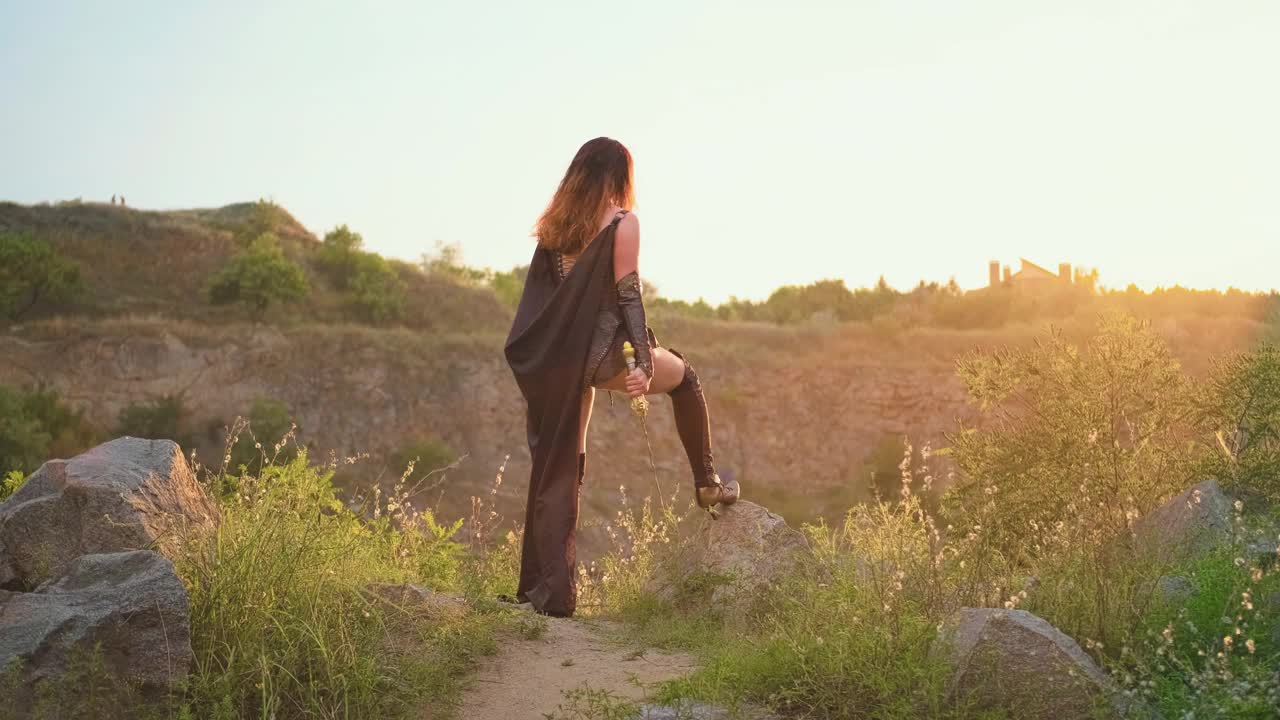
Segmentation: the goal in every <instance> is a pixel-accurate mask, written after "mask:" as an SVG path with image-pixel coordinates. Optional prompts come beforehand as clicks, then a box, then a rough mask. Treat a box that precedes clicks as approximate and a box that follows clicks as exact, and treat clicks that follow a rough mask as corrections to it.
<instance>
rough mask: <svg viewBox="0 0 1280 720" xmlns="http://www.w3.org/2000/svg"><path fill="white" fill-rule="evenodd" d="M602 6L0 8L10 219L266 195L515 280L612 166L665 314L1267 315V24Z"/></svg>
mask: <svg viewBox="0 0 1280 720" xmlns="http://www.w3.org/2000/svg"><path fill="white" fill-rule="evenodd" d="M591 8H592V6H590V5H586V4H582V5H577V4H575V5H574V6H573V8H572V9H570V10H566V8H565V7H564V6H557V7H554V8H537V9H532V8H527V7H522V6H519V5H515V4H512V5H510V6H508V9H507V10H506V11H504V12H498V13H493V12H491V10H490V9H488V8H485V9H481V8H472V7H468V8H449V9H438V8H421V7H411V6H405V7H396V8H395V9H394V10H391V11H387V10H386V9H385V8H380V9H379V11H377V12H366V11H360V10H355V9H349V8H343V9H337V10H333V9H324V10H317V9H315V8H313V7H311V6H309V5H307V4H305V3H299V2H290V3H282V4H277V5H274V6H273V7H270V8H259V7H254V6H253V5H251V4H249V3H229V4H224V5H219V6H216V7H170V6H168V5H165V4H163V3H155V2H153V3H140V4H137V5H133V6H129V7H102V6H93V5H91V4H88V3H72V4H69V5H62V6H58V7H38V8H25V7H21V8H20V7H11V8H5V9H3V10H0V68H3V69H4V70H5V74H6V76H8V77H12V78H15V82H14V83H13V87H12V88H11V89H10V92H9V93H7V95H8V99H9V100H10V106H11V107H12V108H16V109H17V110H16V111H12V112H10V113H7V114H6V115H5V116H4V117H3V118H0V132H3V133H4V137H6V138H10V139H11V142H10V143H7V144H6V147H5V149H4V151H3V156H2V157H3V159H4V161H5V164H6V166H8V167H11V168H22V169H23V170H22V171H20V172H11V173H6V174H5V175H4V176H3V177H0V198H4V199H10V200H13V201H14V202H19V203H27V204H30V203H39V202H57V201H60V200H67V199H71V198H76V197H81V198H85V199H86V200H92V201H101V202H106V201H108V199H109V198H110V196H111V195H112V194H113V193H114V194H123V195H124V196H126V197H127V198H128V200H129V203H130V205H131V206H132V207H135V208H155V209H159V210H165V209H182V208H189V207H213V206H221V205H225V204H229V203H232V202H242V201H245V199H246V198H258V197H262V198H269V199H271V200H273V201H275V202H277V203H279V204H280V205H281V206H282V207H284V208H285V209H287V210H288V211H289V212H290V213H292V214H294V216H295V217H297V219H298V220H299V222H301V223H302V224H303V225H304V226H305V227H307V229H308V230H310V231H311V232H313V233H315V234H316V235H317V236H323V234H324V233H325V232H327V231H328V230H330V229H332V228H333V227H334V226H337V225H340V224H346V225H348V226H350V227H351V228H352V229H353V230H355V231H356V232H359V233H361V234H362V235H363V236H364V238H365V240H366V245H367V247H368V248H369V249H371V250H374V251H377V252H379V253H382V254H384V255H386V256H389V257H396V258H401V259H405V260H409V261H416V260H418V258H419V257H420V256H421V254H422V253H427V252H430V251H432V249H433V247H434V245H435V243H436V242H437V241H439V242H443V243H456V244H458V246H459V247H460V248H461V249H462V252H463V262H465V263H466V264H468V265H472V266H476V267H489V268H493V269H496V270H507V269H510V268H511V267H514V266H519V265H523V264H526V263H527V262H528V258H529V254H530V252H531V251H532V239H531V238H530V237H529V236H528V233H529V230H530V228H531V227H532V224H533V221H534V220H535V219H536V217H537V214H538V213H539V212H540V211H541V209H542V206H543V205H544V204H545V202H546V201H547V200H548V199H549V198H550V196H551V193H552V192H553V191H554V189H555V186H556V184H557V183H558V181H559V179H560V176H561V174H562V173H563V171H564V168H565V167H566V166H567V164H568V161H569V159H570V158H571V157H572V154H573V152H574V151H575V150H576V149H577V147H578V145H580V144H581V143H582V142H584V141H585V140H587V139H589V138H591V137H594V136H597V135H609V136H611V137H616V138H618V139H620V140H621V141H622V142H623V143H625V144H626V145H627V146H628V147H629V148H630V149H631V151H632V153H633V155H634V156H635V158H636V182H637V195H638V199H639V202H638V204H637V207H636V210H637V213H638V214H639V216H640V218H641V228H642V231H641V235H642V251H641V272H642V274H644V275H645V277H646V278H649V279H650V280H651V281H652V282H653V284H654V285H655V286H656V287H657V288H658V290H659V292H660V293H661V294H662V295H664V296H666V297H670V298H676V299H682V300H688V301H691V302H692V301H696V300H697V299H699V297H702V298H705V299H706V300H707V302H709V303H711V304H719V303H722V302H724V301H725V300H727V299H728V298H729V297H730V296H737V297H739V298H742V299H751V300H762V299H764V298H765V297H767V296H768V294H769V293H771V292H772V291H773V290H774V289H776V288H778V287H781V286H784V285H804V284H808V283H811V282H815V281H817V280H822V279H828V278H830V279H840V280H843V281H844V282H845V283H846V285H848V286H849V287H851V288H856V287H869V286H872V285H874V284H875V282H876V281H877V278H878V277H880V276H884V277H885V278H886V281H887V282H888V283H889V284H890V285H891V286H893V287H895V288H900V289H907V290H909V289H910V288H912V287H914V286H915V285H916V284H917V282H918V281H920V280H922V279H923V280H924V281H926V282H938V283H940V284H941V283H946V282H947V281H948V280H949V279H950V278H952V277H954V278H955V279H956V281H957V282H958V283H959V284H960V286H961V287H963V288H965V289H973V288H977V287H982V286H985V284H986V272H987V262H988V261H990V260H998V261H1000V262H1001V263H1002V264H1007V265H1010V266H1011V267H1012V268H1013V269H1014V270H1015V271H1016V270H1017V267H1018V263H1019V258H1022V257H1025V258H1027V259H1029V260H1031V261H1032V262H1035V263H1036V264H1039V265H1042V266H1045V267H1048V268H1054V267H1056V266H1057V264H1058V263H1060V262H1066V263H1070V264H1072V265H1073V266H1079V267H1083V268H1097V269H1098V270H1099V273H1100V284H1101V285H1102V286H1104V287H1107V288H1110V289H1117V290H1119V289H1124V288H1126V287H1128V286H1129V285H1135V286H1137V287H1139V288H1141V289H1143V290H1146V291H1151V290H1154V289H1156V288H1159V287H1164V288H1172V287H1185V288H1190V289H1218V290H1227V289H1228V288H1236V289H1239V290H1242V291H1246V292H1268V291H1274V290H1275V289H1276V288H1277V284H1276V280H1275V279H1274V274H1273V273H1271V272H1270V271H1269V268H1273V267H1276V266H1278V265H1280V206H1278V204H1277V203H1275V201H1274V198H1276V197H1280V136H1277V134H1276V133H1274V132H1273V128H1274V127H1278V126H1280V99H1278V98H1276V97H1275V95H1274V93H1263V92H1258V90H1257V89H1258V88H1263V87H1267V86H1268V84H1269V81H1270V77H1269V73H1268V72H1267V71H1268V69H1269V68H1274V67H1277V66H1280V48H1278V47H1276V46H1275V44H1274V43H1272V42H1270V40H1269V38H1271V37H1274V35H1275V31H1276V30H1280V7H1277V6H1275V5H1274V4H1267V3H1253V4H1249V3H1245V4H1241V5H1236V6H1233V7H1231V8H1223V7H1219V6H1215V5H1213V4H1210V3H1207V2H1180V3H1135V4H1127V5H1125V6H1124V7H1120V8H1117V7H1114V6H1113V4H1107V3H1084V4H1080V5H1076V6H1072V7H1071V8H1068V9H1061V8H1054V9H1052V10H1038V9H1034V8H1027V7H1023V6H1021V5H1019V4H1013V3H1003V2H985V3H981V4H978V5H972V6H966V7H965V8H963V9H958V8H951V7H946V6H942V5H938V4H934V3H924V2H921V3H893V4H884V5H874V4H872V5H862V6H859V7H847V6H835V5H827V4H819V5H815V6H812V7H809V8H806V9H804V10H799V9H795V8H792V9H781V8H761V7H747V6H732V10H728V9H726V8H727V6H721V5H717V4H708V3H699V4H696V5H694V6H689V7H686V6H680V5H676V4H662V5H661V6H646V7H645V8H638V7H626V8H619V9H618V10H617V14H616V17H614V18H611V19H606V20H605V21H603V22H602V21H601V19H600V18H599V17H597V16H596V15H595V14H593V13H592V12H590V10H591ZM673 18H678V19H679V20H680V22H678V23H677V22H671V20H672V19H673ZM605 59H607V61H606V60H605ZM611 100H612V101H611ZM12 139H21V142H12ZM250 201H251V200H250ZM707 268H714V270H713V271H708V270H707Z"/></svg>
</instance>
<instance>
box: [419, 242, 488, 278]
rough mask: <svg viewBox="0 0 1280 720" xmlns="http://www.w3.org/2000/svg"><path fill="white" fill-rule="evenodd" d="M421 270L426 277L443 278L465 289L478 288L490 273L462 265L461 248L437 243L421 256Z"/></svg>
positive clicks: (455, 245)
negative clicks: (432, 248)
mask: <svg viewBox="0 0 1280 720" xmlns="http://www.w3.org/2000/svg"><path fill="white" fill-rule="evenodd" d="M422 270H423V272H425V273H427V274H428V275H435V276H437V277H441V278H445V279H446V280H449V281H451V282H455V283H457V284H459V285H464V286H466V287H480V286H483V285H485V284H487V283H488V282H489V278H490V276H491V274H492V273H491V271H489V270H480V269H477V268H473V267H469V266H467V265H464V264H463V263H462V246H461V245H459V244H457V243H451V244H445V243H443V242H440V241H437V242H436V246H435V249H434V251H432V252H430V253H424V254H423V255H422Z"/></svg>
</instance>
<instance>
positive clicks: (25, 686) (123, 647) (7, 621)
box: [0, 550, 192, 717]
mask: <svg viewBox="0 0 1280 720" xmlns="http://www.w3.org/2000/svg"><path fill="white" fill-rule="evenodd" d="M95 648H97V652H99V653H100V657H101V662H102V668H103V670H104V671H106V672H107V673H109V674H110V675H111V677H112V678H114V679H118V680H120V681H122V682H124V683H127V684H128V685H129V686H132V687H135V688H137V689H138V690H139V691H140V692H141V694H142V696H143V699H148V698H150V699H154V698H156V697H161V696H165V695H167V694H168V693H169V692H170V691H173V690H176V689H177V688H178V687H179V685H180V684H181V683H182V682H183V681H184V680H185V679H186V677H187V673H188V672H189V670H190V668H191V663H192V652H191V629H190V622H189V617H188V609H187V592H186V589H185V588H184V587H183V585H182V581H181V580H179V579H178V576H177V574H175V573H174V570H173V564H172V563H171V562H170V561H169V560H168V559H166V558H164V557H163V556H161V555H158V554H156V553H154V552H150V551H146V550H136V551H132V552H123V553H111V554H106V555H86V556H84V557H81V558H79V559H78V560H75V561H74V562H72V563H71V564H70V565H69V566H68V568H67V571H66V573H65V574H63V575H61V576H60V577H58V578H55V579H53V580H51V581H50V582H48V583H46V584H44V585H42V586H41V587H39V588H37V589H36V591H35V592H30V593H15V592H7V591H3V590H0V668H8V667H10V664H11V663H12V662H14V661H15V660H16V661H19V662H20V663H21V666H22V669H21V673H22V681H23V682H22V683H21V684H20V685H21V687H20V696H19V697H16V698H5V702H6V703H9V704H10V706H9V708H8V709H9V710H11V711H13V712H15V713H16V714H17V715H18V716H19V717H22V716H23V715H24V714H26V713H29V712H30V710H31V708H30V703H31V702H32V700H33V697H32V695H33V693H34V691H35V690H36V685H37V684H38V683H39V682H41V681H44V680H55V679H57V678H60V677H62V676H63V674H64V673H65V671H66V670H67V667H68V664H69V663H71V662H75V661H76V658H77V656H78V657H79V659H80V661H81V662H83V661H85V660H88V659H90V658H91V657H92V655H93V653H94V652H95Z"/></svg>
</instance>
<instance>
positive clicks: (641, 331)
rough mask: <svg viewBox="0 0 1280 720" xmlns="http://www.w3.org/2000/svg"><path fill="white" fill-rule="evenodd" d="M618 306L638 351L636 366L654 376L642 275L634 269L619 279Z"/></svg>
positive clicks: (632, 343)
mask: <svg viewBox="0 0 1280 720" xmlns="http://www.w3.org/2000/svg"><path fill="white" fill-rule="evenodd" d="M617 289H618V308H619V309H620V310H621V311H622V322H623V323H624V324H625V325H626V326H627V334H628V335H630V336H631V347H633V348H635V351H636V367H638V368H641V369H642V370H644V372H645V374H646V375H648V376H649V377H650V378H652V377H653V353H652V352H651V350H650V348H649V330H648V326H647V325H646V324H645V317H644V302H643V300H641V289H640V275H639V274H638V273H636V272H635V271H634V270H633V271H631V272H629V273H627V274H626V275H623V276H622V279H620V280H618V288H617Z"/></svg>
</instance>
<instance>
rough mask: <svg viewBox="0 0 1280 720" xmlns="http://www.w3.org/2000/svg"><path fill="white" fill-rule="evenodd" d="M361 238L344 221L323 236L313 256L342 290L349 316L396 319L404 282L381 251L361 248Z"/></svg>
mask: <svg viewBox="0 0 1280 720" xmlns="http://www.w3.org/2000/svg"><path fill="white" fill-rule="evenodd" d="M363 246H364V238H363V237H361V236H360V233H357V232H352V231H351V229H350V228H348V227H347V226H346V225H340V226H338V227H336V228H334V229H333V230H330V231H329V232H328V233H326V234H325V236H324V241H323V242H322V243H321V245H320V252H319V255H318V258H317V262H318V263H319V265H320V267H321V269H322V270H323V271H324V273H325V275H326V276H327V277H328V278H329V281H330V282H331V283H332V284H333V286H334V287H335V288H336V289H338V290H341V291H342V293H343V304H344V305H345V306H346V309H347V312H348V313H349V314H350V315H351V317H353V318H355V319H357V320H361V321H364V322H372V323H382V322H387V321H390V320H396V319H398V318H399V317H400V316H401V314H402V313H403V311H404V303H405V296H406V289H405V283H404V281H403V280H401V279H400V276H399V275H398V274H397V273H396V270H395V268H393V267H392V266H391V263H389V262H387V260H386V259H385V258H383V257H382V256H381V255H378V254H376V253H371V252H365V251H364V250H363V249H362V248H363Z"/></svg>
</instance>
